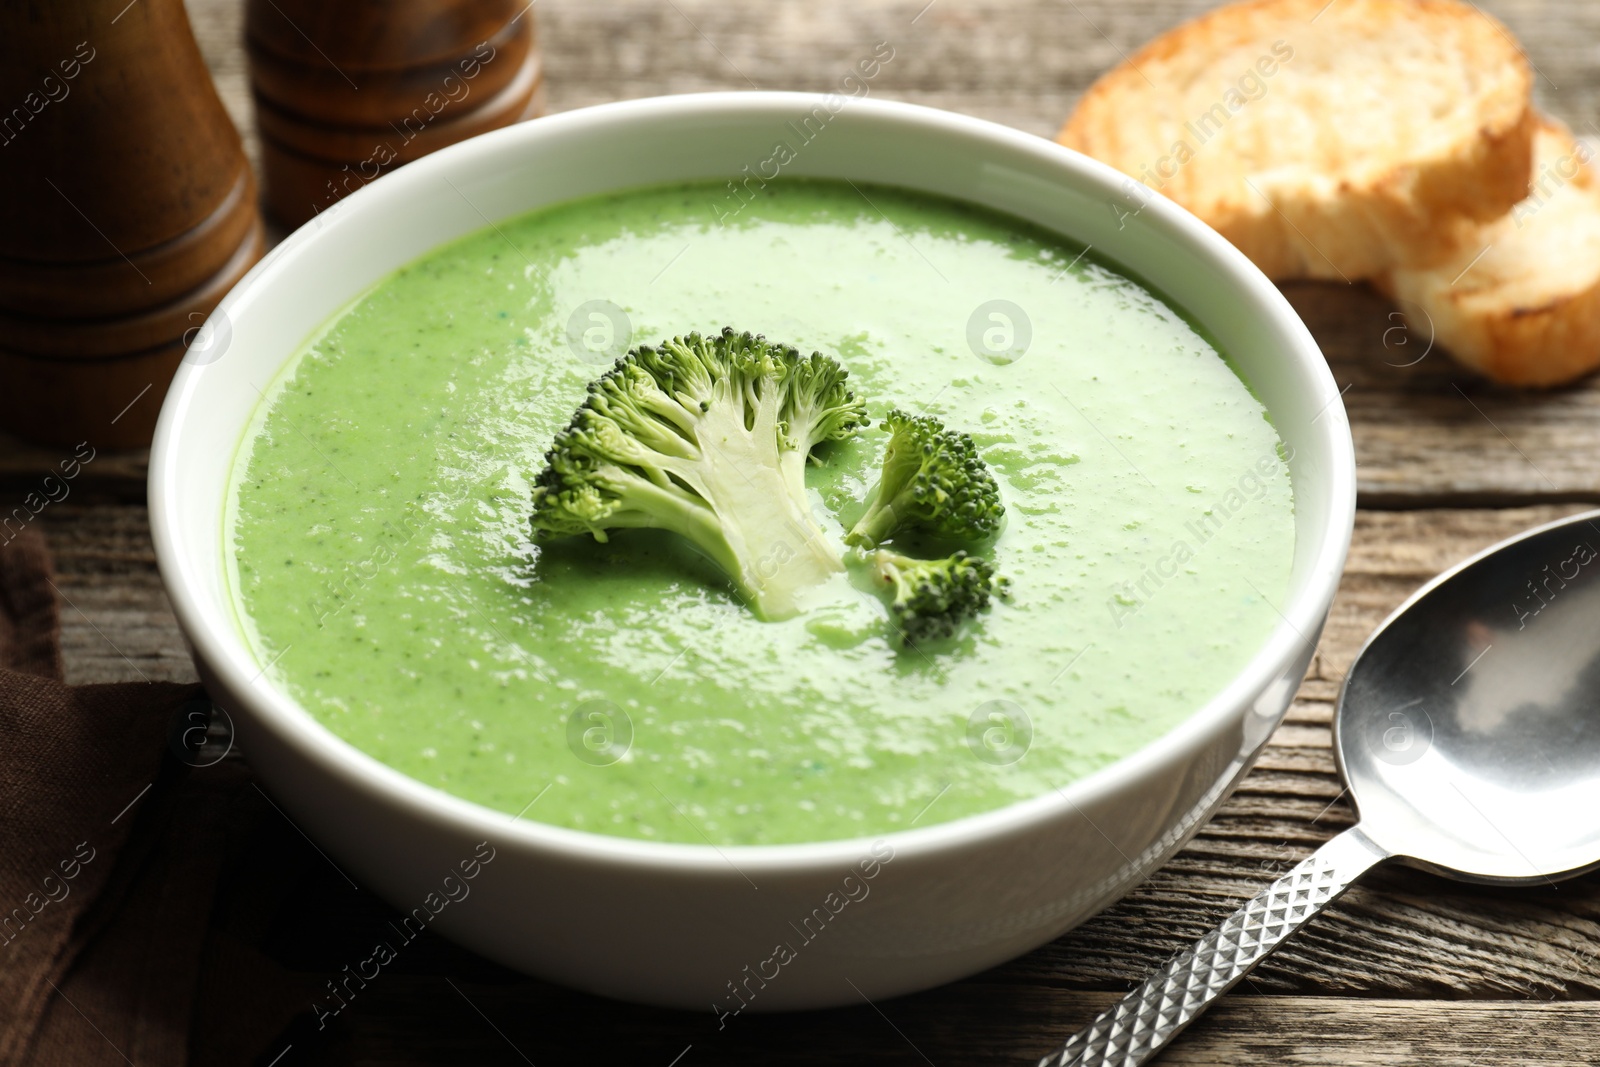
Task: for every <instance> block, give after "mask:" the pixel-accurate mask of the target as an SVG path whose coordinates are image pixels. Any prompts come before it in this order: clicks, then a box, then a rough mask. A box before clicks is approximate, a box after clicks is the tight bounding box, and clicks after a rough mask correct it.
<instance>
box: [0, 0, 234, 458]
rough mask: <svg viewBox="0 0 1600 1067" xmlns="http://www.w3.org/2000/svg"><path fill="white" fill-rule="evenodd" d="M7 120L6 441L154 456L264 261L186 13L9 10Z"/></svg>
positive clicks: (2, 355)
mask: <svg viewBox="0 0 1600 1067" xmlns="http://www.w3.org/2000/svg"><path fill="white" fill-rule="evenodd" d="M0 108H3V109H5V110H3V111H0V383H3V385H4V395H3V397H0V426H3V427H4V428H5V429H7V430H10V431H12V432H14V433H16V434H18V435H20V436H23V437H27V438H31V439H33V440H36V441H41V442H45V443H54V444H62V445H73V444H76V443H77V442H79V441H85V440H87V441H88V442H90V443H91V444H92V445H94V446H96V447H109V448H124V447H133V446H139V445H145V444H148V443H149V441H150V435H151V432H152V431H153V429H154V427H155V421H156V415H157V413H158V412H159V410H160V407H161V399H162V397H163V395H165V389H166V385H167V382H168V381H169V380H170V379H171V377H172V374H173V372H174V371H175V370H176V369H177V367H178V364H179V361H180V360H182V359H183V358H184V353H185V347H186V343H187V342H188V341H192V340H193V339H194V338H195V336H196V333H197V332H198V331H199V327H200V324H201V323H202V322H203V321H204V320H205V318H206V316H207V315H208V314H209V313H210V311H211V309H212V308H214V307H215V306H216V305H217V302H218V301H219V300H221V299H222V297H223V295H224V294H225V293H227V291H228V289H229V288H231V287H232V286H233V284H234V282H236V281H238V279H239V278H240V276H241V275H243V274H244V272H245V271H246V270H248V269H249V267H250V265H251V264H252V263H254V262H255V261H256V260H257V259H258V258H259V257H260V255H261V252H262V230H261V219H260V215H259V212H258V211H257V208H256V187H255V179H254V177H253V176H252V175H251V173H250V168H249V165H248V164H247V162H246V160H245V155H244V149H243V146H242V144H241V143H240V140H239V134H238V131H237V130H235V129H234V126H233V123H232V121H231V120H230V119H229V118H228V114H227V112H226V111H224V110H223V107H222V101H221V100H219V99H218V97H217V93H216V89H215V87H214V86H213V85H212V81H211V75H210V73H209V72H208V71H207V70H206V65H205V63H204V61H203V60H202V59H201V58H200V49H199V47H198V46H197V45H196V44H195V40H194V33H193V31H192V30H191V29H190V27H189V19H188V16H187V15H186V14H185V12H184V8H183V0H138V2H137V3H132V4H130V3H129V2H128V0H76V2H74V3H37V2H28V0H0ZM219 355H221V353H220V352H210V353H208V354H207V357H206V358H212V357H214V356H219ZM225 444H230V443H221V442H219V446H222V445H225Z"/></svg>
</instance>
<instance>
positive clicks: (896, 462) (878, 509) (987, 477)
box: [845, 409, 1006, 548]
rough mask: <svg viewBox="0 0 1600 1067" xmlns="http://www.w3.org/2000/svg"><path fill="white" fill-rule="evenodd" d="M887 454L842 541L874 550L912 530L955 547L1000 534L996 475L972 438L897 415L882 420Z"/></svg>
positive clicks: (933, 423) (931, 422) (934, 421)
mask: <svg viewBox="0 0 1600 1067" xmlns="http://www.w3.org/2000/svg"><path fill="white" fill-rule="evenodd" d="M883 426H884V428H885V429H887V430H888V431H889V435H890V436H889V448H888V451H887V452H885V453H884V456H883V474H882V476H881V477H880V478H879V479H878V492H877V496H876V498H875V499H874V500H873V501H872V505H871V506H870V507H869V508H867V513H866V514H865V515H863V516H861V520H860V521H859V522H857V523H856V524H855V526H854V527H853V528H852V529H851V530H850V533H849V534H848V535H847V536H846V537H845V540H846V541H847V542H849V543H850V544H852V545H860V546H861V547H863V548H872V547H873V546H875V545H878V544H881V543H882V542H883V541H884V540H885V539H886V538H888V537H889V536H890V535H892V534H893V533H894V532H895V531H897V530H900V529H905V528H915V529H920V530H923V531H925V532H927V533H931V534H933V535H935V536H937V537H943V538H948V539H952V540H957V541H981V540H983V539H984V538H986V537H988V536H990V535H991V534H993V533H994V532H995V531H996V530H998V529H999V528H1000V520H1001V518H1002V517H1004V515H1005V513H1006V509H1005V507H1004V505H1002V504H1001V503H1000V488H999V486H997V485H996V484H995V481H994V475H992V474H990V473H989V468H988V467H987V466H986V465H985V464H984V462H983V460H982V459H981V458H979V456H978V449H977V446H976V445H974V444H973V443H972V438H971V437H968V436H967V435H966V434H964V433H961V432H959V431H956V430H947V429H945V428H944V425H943V424H942V423H940V422H939V420H938V419H936V418H933V417H932V416H929V415H919V416H913V415H908V414H906V413H905V412H904V411H900V410H899V409H896V410H894V411H891V412H889V414H888V416H887V417H886V418H885V419H884V420H883Z"/></svg>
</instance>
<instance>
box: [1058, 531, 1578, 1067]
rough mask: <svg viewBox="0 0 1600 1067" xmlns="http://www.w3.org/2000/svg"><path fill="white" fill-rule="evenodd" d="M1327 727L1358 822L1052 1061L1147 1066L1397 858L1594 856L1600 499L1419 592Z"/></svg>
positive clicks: (1444, 866) (1552, 869) (1471, 866)
mask: <svg viewBox="0 0 1600 1067" xmlns="http://www.w3.org/2000/svg"><path fill="white" fill-rule="evenodd" d="M1333 736H1334V752H1335V754H1336V755H1337V758H1338V763H1339V773H1340V774H1341V775H1342V776H1343V778H1344V781H1345V785H1346V787H1347V791H1348V794H1349V796H1350V797H1351V800H1352V802H1353V803H1354V805H1355V808H1356V810H1357V812H1358V813H1359V815H1360V822H1359V823H1357V825H1355V826H1353V827H1351V828H1350V829H1349V830H1346V831H1345V832H1344V833H1342V834H1339V835H1338V836H1337V837H1335V838H1333V840H1331V841H1329V842H1328V843H1327V844H1325V845H1323V846H1322V847H1321V848H1319V849H1317V851H1316V852H1314V853H1312V854H1311V855H1310V856H1308V857H1306V859H1304V860H1302V861H1301V862H1300V863H1299V864H1298V865H1296V866H1295V868H1294V869H1293V870H1291V871H1290V872H1289V873H1287V874H1285V875H1284V876H1283V877H1281V878H1279V879H1278V880H1277V881H1275V882H1273V883H1272V884H1271V885H1269V886H1268V887H1267V888H1265V889H1263V890H1262V891H1261V892H1260V893H1258V894H1257V895H1256V896H1255V897H1254V898H1253V899H1252V900H1250V901H1249V902H1248V903H1247V904H1245V905H1244V906H1243V907H1241V908H1239V909H1238V910H1237V911H1235V912H1234V913H1233V914H1232V915H1231V916H1229V917H1228V918H1227V919H1226V920H1225V921H1224V922H1223V924H1222V925H1221V926H1219V927H1218V928H1217V929H1215V930H1213V931H1212V932H1211V933H1209V934H1207V935H1206V936H1205V937H1202V938H1201V939H1200V940H1199V941H1197V942H1195V944H1194V945H1192V946H1191V947H1190V948H1188V949H1186V950H1184V951H1183V952H1181V953H1179V954H1178V955H1176V956H1174V957H1173V958H1172V959H1171V960H1169V961H1167V963H1165V964H1164V965H1162V966H1161V967H1160V968H1158V969H1157V970H1156V971H1155V972H1154V973H1153V974H1151V976H1150V977H1149V978H1147V979H1145V981H1144V982H1142V983H1140V985H1139V986H1138V987H1137V988H1136V989H1134V990H1133V992H1131V993H1129V994H1128V995H1127V996H1126V997H1124V998H1123V999H1122V1000H1121V1001H1120V1002H1119V1003H1117V1004H1116V1005H1114V1006H1113V1007H1111V1008H1109V1009H1107V1010H1106V1011H1105V1012H1103V1013H1101V1014H1100V1015H1099V1016H1098V1017H1097V1018H1096V1019H1095V1020H1094V1021H1093V1022H1091V1023H1090V1024H1089V1025H1088V1026H1087V1027H1085V1028H1084V1029H1083V1030H1080V1031H1079V1032H1078V1033H1077V1034H1075V1035H1073V1037H1072V1038H1071V1039H1070V1040H1069V1041H1067V1043H1066V1044H1065V1045H1063V1046H1062V1047H1061V1048H1060V1049H1058V1050H1056V1051H1055V1052H1052V1053H1051V1054H1050V1055H1048V1056H1046V1057H1044V1059H1042V1060H1041V1061H1040V1065H1041V1067H1088V1065H1095V1067H1099V1065H1106V1067H1109V1065H1113V1064H1114V1065H1116V1067H1137V1065H1138V1064H1142V1063H1145V1062H1146V1061H1148V1060H1149V1059H1150V1058H1152V1057H1153V1056H1155V1055H1156V1054H1157V1053H1158V1052H1160V1051H1161V1049H1162V1048H1164V1047H1165V1046H1166V1045H1167V1043H1168V1042H1170V1041H1171V1040H1172V1039H1173V1038H1174V1037H1176V1036H1177V1035H1178V1034H1179V1033H1180V1032H1181V1031H1182V1030H1183V1028H1184V1027H1185V1026H1187V1025H1188V1024H1189V1023H1190V1022H1192V1021H1194V1019H1195V1018H1197V1017H1198V1016H1199V1015H1200V1014H1201V1013H1202V1012H1204V1011H1205V1010H1206V1008H1207V1007H1209V1006H1210V1005H1211V1003H1212V1002H1213V1001H1215V1000H1216V999H1217V998H1218V997H1220V996H1221V995H1222V994H1223V993H1226V992H1227V991H1228V990H1229V989H1230V988H1232V987H1233V985H1234V983H1236V982H1238V981H1239V980H1240V979H1241V978H1243V977H1244V976H1245V975H1246V974H1248V973H1249V972H1250V970H1251V968H1253V967H1254V966H1255V965H1256V964H1257V963H1259V962H1260V961H1261V960H1263V959H1265V958H1266V957H1267V955H1268V954H1270V953H1271V952H1272V951H1273V950H1274V949H1275V948H1277V947H1278V945H1280V944H1281V943H1283V941H1284V940H1285V939H1287V938H1288V937H1289V936H1290V935H1291V934H1293V933H1294V932H1295V931H1296V930H1298V929H1299V928H1300V927H1301V926H1302V925H1304V924H1305V923H1306V921H1307V920H1309V919H1310V918H1311V917H1312V916H1314V915H1316V914H1317V913H1318V912H1320V911H1321V910H1322V909H1323V908H1324V907H1326V906H1327V905H1328V904H1329V903H1331V902H1332V901H1333V900H1335V899H1337V898H1338V897H1339V895H1340V894H1341V893H1343V892H1344V891H1345V890H1346V889H1347V888H1349V886H1350V885H1351V884H1352V883H1353V882H1355V880H1356V879H1357V878H1359V877H1360V876H1361V875H1363V874H1365V873H1366V872H1367V871H1368V870H1370V869H1371V868H1372V867H1374V866H1375V865H1377V864H1379V863H1382V862H1385V861H1387V860H1394V861H1397V862H1402V863H1406V864H1408V865H1411V866H1414V867H1420V868H1422V869H1424V870H1428V871H1432V872H1433V873H1435V874H1440V875H1443V876H1445V877H1447V878H1454V879H1458V880H1461V881H1468V882H1481V883H1491V884H1508V885H1527V884H1549V883H1553V882H1555V881H1557V880H1559V879H1562V878H1570V877H1573V876H1574V875H1578V874H1582V873H1584V872H1585V871H1589V870H1593V869H1595V868H1596V867H1600V511H1593V512H1586V513H1583V514H1580V515H1573V516H1570V517H1568V518H1565V519H1560V520H1557V521H1556V522H1552V523H1549V524H1547V525H1545V526H1540V527H1537V528H1535V529H1532V530H1528V531H1526V532H1525V533H1521V534H1518V535H1517V536H1516V537H1513V538H1510V539H1509V540H1506V541H1502V542H1501V543H1500V544H1498V545H1495V546H1493V547H1492V548H1489V549H1487V550H1486V551H1484V552H1481V553H1479V554H1478V555H1476V556H1473V557H1472V558H1470V559H1468V560H1466V561H1464V562H1463V563H1460V564H1458V565H1457V566H1455V567H1453V568H1451V569H1450V570H1448V571H1446V572H1445V573H1443V574H1441V575H1440V576H1439V577H1437V578H1435V579H1434V580H1433V581H1431V582H1429V583H1428V584H1427V585H1425V586H1423V587H1422V588H1421V589H1420V590H1418V591H1417V592H1416V594H1414V595H1413V596H1412V597H1411V598H1410V599H1409V600H1407V601H1406V602H1405V603H1404V604H1402V605H1401V606H1400V607H1399V608H1398V609H1396V611H1395V612H1394V614H1392V615H1390V616H1389V618H1388V619H1386V620H1385V621H1384V623H1383V624H1382V625H1381V626H1379V627H1378V629H1377V630H1376V631H1375V632H1374V633H1373V635H1372V636H1371V637H1370V638H1369V639H1368V640H1367V643H1366V645H1365V646H1364V647H1363V648H1362V649H1361V651H1360V653H1359V654H1357V656H1356V659H1355V662H1354V663H1352V664H1351V666H1350V670H1349V672H1348V673H1347V674H1346V675H1345V681H1344V685H1343V687H1342V688H1341V689H1340V692H1339V702H1338V707H1337V708H1336V709H1335V711H1334V722H1333Z"/></svg>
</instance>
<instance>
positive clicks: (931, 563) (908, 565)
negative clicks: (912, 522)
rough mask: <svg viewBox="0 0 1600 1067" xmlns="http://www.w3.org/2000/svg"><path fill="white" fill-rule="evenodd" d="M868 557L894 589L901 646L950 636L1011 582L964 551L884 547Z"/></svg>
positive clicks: (892, 613) (893, 612) (892, 606)
mask: <svg viewBox="0 0 1600 1067" xmlns="http://www.w3.org/2000/svg"><path fill="white" fill-rule="evenodd" d="M869 558H870V560H871V562H872V564H873V565H874V566H875V567H876V568H877V571H878V577H879V578H881V579H882V580H883V581H884V582H885V583H886V584H888V585H890V586H892V587H893V590H894V600H893V601H892V602H891V603H890V604H889V616H890V618H891V619H892V620H893V622H894V627H895V634H896V643H897V644H899V645H900V646H901V647H902V648H905V647H909V646H911V645H920V644H925V643H927V642H929V641H938V640H941V639H942V638H946V637H950V636H951V635H953V634H954V633H955V632H956V630H957V629H958V628H960V626H961V624H962V623H963V622H965V621H966V620H967V619H969V618H971V617H972V616H974V615H976V614H977V613H978V612H980V611H983V610H984V609H985V608H987V607H988V606H989V598H990V597H991V596H993V595H1004V592H1005V589H1006V584H1007V583H1006V580H1005V579H1004V578H998V577H996V576H995V573H994V566H993V565H992V564H991V563H989V561H988V560H984V559H979V558H978V557H977V556H969V555H968V554H967V553H965V552H957V553H956V554H955V555H953V556H950V557H948V558H947V559H912V558H910V557H909V556H902V555H900V554H899V553H897V552H889V551H887V550H882V549H880V550H879V551H877V552H874V553H873V554H872V555H871V556H870V557H869Z"/></svg>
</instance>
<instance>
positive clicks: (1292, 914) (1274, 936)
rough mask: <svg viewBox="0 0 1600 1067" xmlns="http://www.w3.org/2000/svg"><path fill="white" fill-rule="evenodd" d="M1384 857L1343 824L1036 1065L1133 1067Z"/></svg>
mask: <svg viewBox="0 0 1600 1067" xmlns="http://www.w3.org/2000/svg"><path fill="white" fill-rule="evenodd" d="M1388 858H1389V854H1388V853H1387V852H1385V851H1384V850H1383V849H1382V848H1380V847H1379V846H1378V845H1375V844H1374V843H1373V842H1372V841H1371V840H1370V839H1369V838H1368V837H1367V835H1366V834H1365V833H1363V832H1362V831H1361V827H1359V826H1355V827H1351V828H1350V829H1348V830H1346V831H1345V832H1344V833H1342V834H1340V835H1339V836H1338V837H1335V838H1334V839H1333V840H1331V841H1329V842H1328V843H1327V844H1325V845H1323V846H1322V847H1321V848H1319V849H1317V850H1316V851H1315V852H1313V853H1312V854H1311V855H1309V856H1307V857H1306V858H1305V859H1304V860H1302V861H1300V863H1299V864H1298V865H1296V866H1295V868H1294V870H1292V871H1290V872H1289V873H1288V874H1285V875H1284V876H1283V877H1282V878H1279V879H1278V880H1277V881H1275V882H1273V883H1272V884H1271V885H1269V886H1267V888H1265V889H1263V890H1262V891H1261V892H1260V893H1258V894H1256V896H1255V899H1253V900H1251V901H1250V902H1249V903H1248V904H1245V905H1244V906H1243V907H1241V908H1240V909H1239V910H1238V911H1236V912H1234V913H1233V914H1232V915H1230V916H1228V918H1227V919H1226V920H1225V921H1224V922H1223V923H1222V925H1221V926H1219V927H1217V928H1216V929H1215V930H1213V931H1211V932H1210V933H1209V934H1207V935H1206V936H1204V937H1202V938H1201V939H1200V940H1198V941H1196V942H1195V943H1194V944H1193V945H1191V946H1190V947H1189V948H1187V949H1185V950H1184V951H1182V952H1180V953H1178V954H1177V955H1176V956H1174V957H1172V959H1170V960H1168V961H1167V962H1166V963H1165V964H1163V965H1162V966H1161V967H1160V968H1159V969H1158V970H1156V971H1155V972H1153V973H1152V974H1151V975H1150V977H1148V978H1146V979H1145V980H1144V981H1143V982H1142V983H1140V984H1139V986H1138V988H1136V989H1135V990H1134V991H1133V992H1131V993H1129V994H1128V995H1127V996H1126V997H1124V998H1122V1000H1120V1001H1118V1002H1117V1003H1116V1004H1114V1005H1112V1006H1111V1007H1110V1008H1107V1009H1106V1010H1105V1011H1104V1012H1102V1013H1101V1014H1100V1015H1099V1016H1097V1017H1096V1018H1095V1020H1094V1021H1093V1022H1092V1023H1090V1024H1089V1025H1088V1026H1086V1027H1084V1028H1083V1029H1082V1030H1080V1031H1078V1032H1077V1033H1076V1034H1074V1035H1073V1036H1072V1038H1071V1040H1069V1041H1068V1042H1067V1043H1066V1044H1065V1045H1063V1046H1061V1048H1060V1049H1058V1050H1057V1051H1055V1052H1052V1053H1051V1054H1050V1055H1048V1056H1046V1057H1045V1058H1044V1059H1042V1060H1040V1061H1039V1067H1138V1065H1139V1064H1142V1063H1145V1062H1147V1061H1149V1060H1150V1059H1151V1058H1152V1057H1154V1056H1155V1054H1156V1053H1157V1052H1159V1051H1161V1049H1163V1048H1165V1047H1166V1045H1167V1042H1169V1041H1171V1040H1172V1039H1173V1038H1174V1037H1176V1036H1178V1033H1179V1031H1181V1030H1182V1029H1183V1028H1184V1027H1185V1026H1188V1025H1189V1023H1191V1022H1192V1021H1194V1019H1195V1018H1196V1017H1198V1016H1199V1015H1200V1013H1201V1012H1203V1011H1205V1010H1206V1009H1207V1008H1208V1007H1210V1006H1211V1002H1212V1001H1214V1000H1216V999H1217V998H1218V997H1220V996H1222V994H1224V993H1226V992H1227V991H1228V990H1229V989H1231V988H1232V987H1233V985H1234V983H1236V982H1238V981H1239V979H1241V978H1243V977H1244V976H1245V975H1246V974H1248V973H1249V971H1250V969H1251V968H1252V967H1254V966H1255V965H1256V964H1257V963H1259V962H1261V961H1262V960H1263V959H1265V958H1266V956H1267V954H1268V953H1270V952H1271V951H1272V950H1273V949H1275V948H1277V947H1278V945H1279V944H1280V943H1281V942H1282V941H1283V940H1284V939H1285V938H1287V937H1288V936H1289V935H1290V934H1292V933H1294V932H1295V931H1296V930H1298V929H1300V927H1301V926H1302V925H1304V924H1305V922H1306V921H1307V920H1308V919H1310V918H1311V917H1312V916H1313V915H1316V914H1317V913H1318V912H1320V911H1321V910H1322V909H1323V908H1324V907H1325V906H1326V905H1328V904H1329V903H1331V902H1332V901H1333V900H1335V899H1336V898H1337V897H1338V896H1339V894H1341V893H1343V892H1344V891H1345V890H1346V889H1348V888H1349V887H1350V884H1351V883H1352V882H1354V881H1355V880H1356V879H1357V878H1359V877H1361V876H1362V875H1363V874H1365V873H1366V872H1367V871H1368V870H1370V869H1371V868H1372V866H1373V865H1374V864H1376V863H1378V862H1379V861H1381V860H1385V859H1388Z"/></svg>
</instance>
